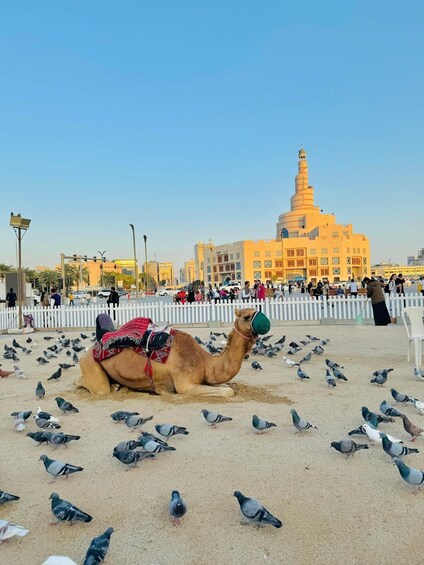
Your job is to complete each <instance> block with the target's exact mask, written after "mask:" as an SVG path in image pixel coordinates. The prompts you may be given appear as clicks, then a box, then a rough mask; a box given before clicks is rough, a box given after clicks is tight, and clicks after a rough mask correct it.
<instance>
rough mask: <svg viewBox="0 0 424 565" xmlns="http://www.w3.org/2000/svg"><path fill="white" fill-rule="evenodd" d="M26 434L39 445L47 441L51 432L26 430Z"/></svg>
mask: <svg viewBox="0 0 424 565" xmlns="http://www.w3.org/2000/svg"><path fill="white" fill-rule="evenodd" d="M26 435H27V437H30V438H31V439H33V440H34V441H36V442H37V443H38V445H41V444H42V443H48V441H49V439H50V437H51V436H52V435H53V432H28V433H27V434H26Z"/></svg>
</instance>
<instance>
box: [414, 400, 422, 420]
mask: <svg viewBox="0 0 424 565" xmlns="http://www.w3.org/2000/svg"><path fill="white" fill-rule="evenodd" d="M412 404H413V406H414V408H415V410H417V411H418V412H419V413H420V414H421V416H422V415H423V414H424V402H421V401H420V400H417V399H415V400H414V402H413V403H412Z"/></svg>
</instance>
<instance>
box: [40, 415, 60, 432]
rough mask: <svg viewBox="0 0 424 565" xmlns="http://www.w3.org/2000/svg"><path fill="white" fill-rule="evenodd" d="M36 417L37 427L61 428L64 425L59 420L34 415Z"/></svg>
mask: <svg viewBox="0 0 424 565" xmlns="http://www.w3.org/2000/svg"><path fill="white" fill-rule="evenodd" d="M34 419H35V424H36V426H37V428H41V429H42V430H46V429H48V428H51V429H54V430H59V429H60V428H61V427H62V426H61V425H60V424H58V423H57V422H52V421H51V420H45V419H44V418H39V417H38V416H34Z"/></svg>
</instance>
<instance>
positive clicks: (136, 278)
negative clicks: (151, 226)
mask: <svg viewBox="0 0 424 565" xmlns="http://www.w3.org/2000/svg"><path fill="white" fill-rule="evenodd" d="M130 228H131V230H132V236H133V251H134V277H135V297H136V298H138V263H137V249H136V246H135V229H134V224H130Z"/></svg>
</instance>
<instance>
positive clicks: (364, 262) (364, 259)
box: [362, 257, 367, 265]
mask: <svg viewBox="0 0 424 565" xmlns="http://www.w3.org/2000/svg"><path fill="white" fill-rule="evenodd" d="M362 262H363V264H364V265H366V264H367V258H366V257H364V258H363V260H362Z"/></svg>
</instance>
